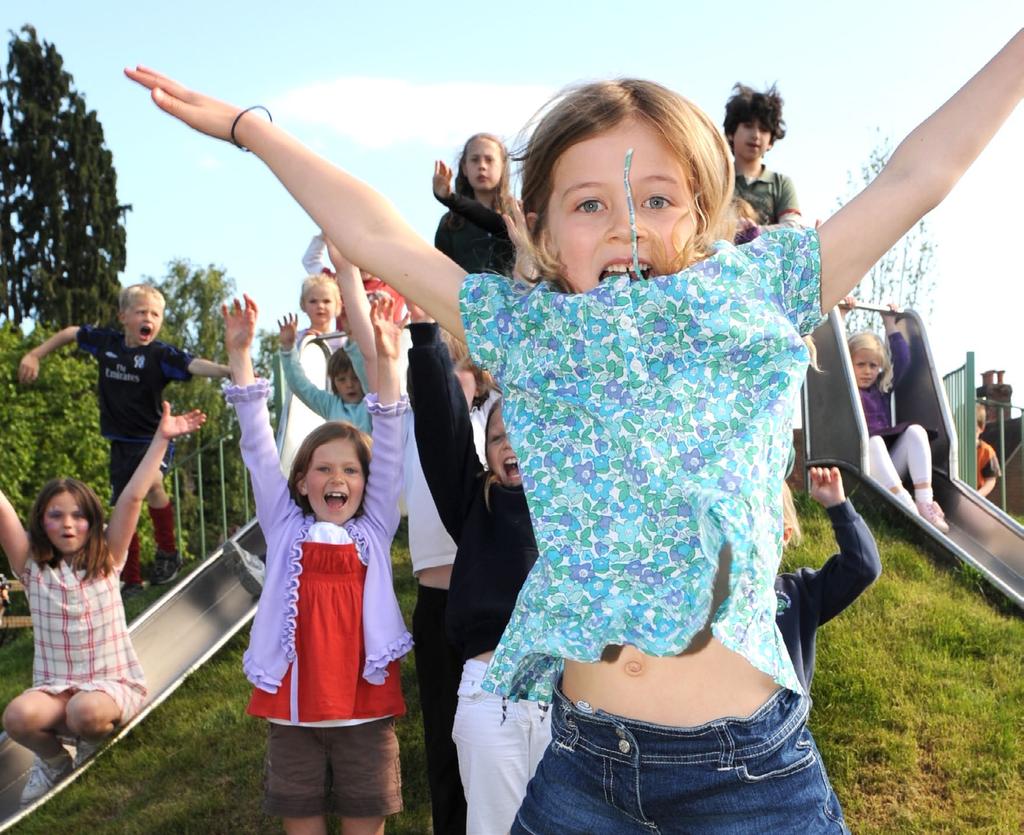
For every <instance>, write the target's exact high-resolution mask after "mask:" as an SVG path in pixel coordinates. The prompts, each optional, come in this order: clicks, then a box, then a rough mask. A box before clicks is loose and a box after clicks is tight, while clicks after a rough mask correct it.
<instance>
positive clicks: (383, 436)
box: [222, 296, 412, 833]
mask: <svg viewBox="0 0 1024 835" xmlns="http://www.w3.org/2000/svg"><path fill="white" fill-rule="evenodd" d="M391 308H392V301H391V298H390V297H389V296H384V297H382V298H381V299H379V300H378V301H377V302H375V303H374V305H373V308H372V310H371V319H372V322H373V326H374V332H375V339H376V347H377V375H378V380H377V392H376V393H375V394H370V395H369V396H368V397H367V399H366V400H367V408H368V410H369V412H370V414H371V415H372V416H373V465H372V469H371V466H370V443H369V438H367V436H366V435H365V434H364V433H363V432H360V431H359V430H358V429H356V428H355V427H354V426H352V424H349V423H344V422H341V421H331V422H328V423H326V424H324V425H323V426H321V427H320V428H319V429H316V430H314V431H313V432H312V433H310V435H308V436H307V437H306V439H305V440H304V441H303V443H302V445H301V446H300V447H299V450H298V452H297V453H296V455H295V458H294V460H293V461H292V467H291V474H290V476H289V478H288V479H287V480H285V478H284V476H283V475H282V474H281V471H280V469H279V468H278V462H277V455H276V449H275V446H274V438H273V434H272V432H271V429H270V420H269V415H268V412H267V394H268V390H269V386H268V384H267V382H266V381H265V380H257V379H256V377H255V374H254V372H253V368H252V362H251V360H250V356H249V351H250V348H251V346H252V340H253V334H254V332H255V327H256V316H257V309H256V304H255V303H254V302H253V301H252V299H250V298H249V297H247V296H246V297H245V300H244V304H241V303H239V302H238V300H237V299H236V300H235V301H234V303H233V304H232V305H231V306H230V307H229V306H228V305H225V306H224V307H223V309H222V312H223V314H224V322H225V342H226V344H227V349H228V357H229V364H230V366H231V377H232V380H233V382H234V385H233V386H230V387H228V388H227V389H226V390H225V396H226V398H227V400H228V402H229V403H231V404H232V405H233V406H234V407H235V410H236V412H237V414H238V422H239V425H240V427H241V435H242V440H241V448H242V458H243V459H244V460H245V464H246V467H248V469H249V473H250V475H251V476H252V483H253V493H254V495H255V499H256V516H257V519H258V520H259V523H260V527H262V529H263V532H264V536H265V537H266V540H267V577H266V583H265V585H264V589H263V594H262V596H261V597H260V603H259V608H258V610H257V612H256V619H255V621H254V623H253V627H252V634H251V637H250V641H249V649H248V650H246V653H245V657H244V664H243V666H244V669H245V674H246V676H247V677H248V679H249V681H251V682H252V683H253V685H254V686H255V687H254V690H253V695H252V698H251V700H250V702H249V707H248V711H247V712H248V713H249V714H250V715H253V716H261V717H263V718H265V719H267V720H268V722H269V736H268V743H267V758H266V776H265V779H264V787H265V794H264V809H265V811H266V812H267V813H268V814H270V815H278V816H281V817H283V818H284V824H285V829H286V830H287V831H293V830H294V831H297V829H301V828H302V827H303V826H314V827H315V826H321V827H322V826H324V825H325V823H326V822H325V821H324V818H325V816H326V815H328V814H334V815H338V816H340V817H341V818H342V821H343V827H342V828H343V829H344V831H346V832H348V831H353V832H354V831H359V832H367V833H369V832H383V829H384V818H385V817H386V816H387V815H392V814H395V813H396V812H399V811H401V808H402V796H401V785H400V779H399V776H398V775H399V771H398V766H397V763H398V740H397V737H396V736H395V727H394V721H395V717H396V716H400V715H402V714H404V713H405V704H404V702H403V700H402V691H401V683H400V676H399V669H398V662H399V659H400V658H401V657H402V656H403V655H405V654H406V653H407V652H408V651H409V650H410V649H411V648H412V639H411V637H410V635H409V633H408V631H407V630H406V628H405V624H404V622H403V621H402V616H401V612H400V611H399V608H398V601H397V600H396V599H395V594H394V590H393V588H392V578H391V540H392V538H393V537H394V534H395V530H396V529H397V527H398V522H399V511H398V491H399V488H400V485H401V483H402V457H401V446H402V444H401V437H402V414H403V413H404V412H405V411H406V410H407V408H408V404H407V402H406V400H405V398H403V397H401V396H400V391H399V375H398V368H397V360H398V354H399V351H400V342H399V340H400V337H401V331H402V326H403V324H404V323H395V322H393V321H392V318H391V313H392V309H391ZM303 831H304V830H303Z"/></svg>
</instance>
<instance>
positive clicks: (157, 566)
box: [149, 551, 181, 586]
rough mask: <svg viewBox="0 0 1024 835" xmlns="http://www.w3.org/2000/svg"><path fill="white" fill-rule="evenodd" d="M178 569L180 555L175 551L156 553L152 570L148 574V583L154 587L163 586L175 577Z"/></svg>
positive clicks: (179, 566) (179, 567)
mask: <svg viewBox="0 0 1024 835" xmlns="http://www.w3.org/2000/svg"><path fill="white" fill-rule="evenodd" d="M180 569H181V554H179V553H178V552H177V551H157V552H156V558H155V559H154V560H153V568H152V570H151V571H150V572H149V582H150V583H152V584H153V585H154V586H163V585H165V584H167V583H169V582H171V580H173V579H174V578H175V577H177V576H178V571H179V570H180Z"/></svg>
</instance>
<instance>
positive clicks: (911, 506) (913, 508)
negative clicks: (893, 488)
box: [893, 487, 921, 516]
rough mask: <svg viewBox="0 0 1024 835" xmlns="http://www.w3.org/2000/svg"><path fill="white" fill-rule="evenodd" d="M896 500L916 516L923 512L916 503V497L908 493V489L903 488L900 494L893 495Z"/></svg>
mask: <svg viewBox="0 0 1024 835" xmlns="http://www.w3.org/2000/svg"><path fill="white" fill-rule="evenodd" d="M893 495H894V496H895V497H896V500H897V501H898V502H899V503H900V504H901V505H903V506H904V507H905V508H906V509H907V510H909V511H910V512H911V513H913V514H914V515H915V516H920V515H921V511H920V508H919V506H918V505H917V504H915V502H914V497H913V496H911V495H910V493H908V492H907V490H906V488H904V487H901V488H900V491H899V492H898V493H893Z"/></svg>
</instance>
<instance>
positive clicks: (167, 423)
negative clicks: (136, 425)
mask: <svg viewBox="0 0 1024 835" xmlns="http://www.w3.org/2000/svg"><path fill="white" fill-rule="evenodd" d="M163 410H164V411H163V415H161V417H160V425H159V426H158V427H157V430H156V433H157V435H158V436H160V437H162V438H165V439H166V440H168V441H172V440H174V439H175V438H180V437H181V436H182V435H187V434H189V432H195V431H196V430H197V429H198V428H199V427H200V426H202V425H203V424H204V423H206V415H204V414H203V413H202V412H201V411H199V409H193V410H192V411H191V412H186V413H185V414H183V415H172V414H171V404H170V403H168V402H167V401H166V400H165V401H164V405H163Z"/></svg>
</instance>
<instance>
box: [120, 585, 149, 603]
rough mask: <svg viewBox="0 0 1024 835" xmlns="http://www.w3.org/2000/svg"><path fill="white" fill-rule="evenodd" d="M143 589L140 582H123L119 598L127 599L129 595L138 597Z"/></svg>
mask: <svg viewBox="0 0 1024 835" xmlns="http://www.w3.org/2000/svg"><path fill="white" fill-rule="evenodd" d="M144 591H145V589H144V588H143V587H142V583H125V584H124V585H123V586H121V599H122V600H128V599H129V598H131V597H138V596H139V595H140V594H142V592H144Z"/></svg>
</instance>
